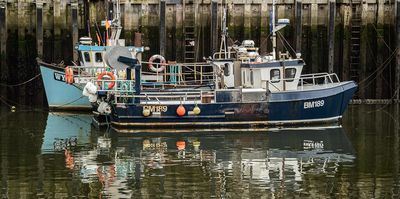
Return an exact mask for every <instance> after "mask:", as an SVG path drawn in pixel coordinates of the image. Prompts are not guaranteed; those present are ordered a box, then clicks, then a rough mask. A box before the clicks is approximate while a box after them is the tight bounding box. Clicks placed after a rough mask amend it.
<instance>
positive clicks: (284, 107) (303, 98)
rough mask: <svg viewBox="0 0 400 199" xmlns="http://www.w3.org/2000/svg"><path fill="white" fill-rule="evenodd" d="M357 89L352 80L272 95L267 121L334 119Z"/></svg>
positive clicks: (341, 112) (281, 122) (339, 116)
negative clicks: (314, 88) (333, 85)
mask: <svg viewBox="0 0 400 199" xmlns="http://www.w3.org/2000/svg"><path fill="white" fill-rule="evenodd" d="M356 90H357V85H356V84H355V83H354V82H353V81H349V82H342V84H340V85H338V86H335V87H331V88H326V89H318V90H309V91H290V92H282V93H273V94H271V98H270V104H269V122H270V123H273V124H288V123H293V124H294V123H309V122H310V123H311V122H318V121H331V120H332V121H337V120H338V119H340V118H341V116H342V115H343V113H344V111H345V110H346V108H347V106H348V104H349V102H350V100H351V98H352V97H353V95H354V93H355V92H356Z"/></svg>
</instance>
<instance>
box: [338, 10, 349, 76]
mask: <svg viewBox="0 0 400 199" xmlns="http://www.w3.org/2000/svg"><path fill="white" fill-rule="evenodd" d="M340 11H341V12H340V13H341V18H342V21H343V24H342V29H343V33H342V34H343V35H342V36H343V41H342V44H341V46H342V49H341V50H342V61H341V62H339V65H340V64H341V65H342V73H341V76H342V77H341V78H342V80H349V79H350V60H349V58H350V42H351V32H350V22H351V17H350V16H351V7H350V6H349V5H342V6H341V7H340Z"/></svg>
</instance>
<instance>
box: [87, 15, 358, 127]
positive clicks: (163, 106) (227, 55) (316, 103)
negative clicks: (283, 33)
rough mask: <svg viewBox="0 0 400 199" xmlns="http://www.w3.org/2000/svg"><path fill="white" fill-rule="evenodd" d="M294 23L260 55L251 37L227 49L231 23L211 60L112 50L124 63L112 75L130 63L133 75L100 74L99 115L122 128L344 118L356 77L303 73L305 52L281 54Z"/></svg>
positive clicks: (271, 123) (281, 21) (280, 23)
mask: <svg viewBox="0 0 400 199" xmlns="http://www.w3.org/2000/svg"><path fill="white" fill-rule="evenodd" d="M272 16H273V15H272ZM223 19H225V17H223ZM272 21H275V19H274V18H273V20H272ZM288 23H289V20H287V19H279V20H277V24H275V23H273V25H272V27H273V32H272V43H273V51H272V52H271V53H270V54H266V55H260V54H259V53H258V48H256V47H255V45H254V41H251V40H245V41H243V42H242V44H241V45H240V46H230V47H229V48H228V47H227V46H226V42H225V40H226V29H223V30H222V31H221V32H222V40H221V46H222V49H221V50H220V51H219V52H217V53H215V54H214V55H213V57H211V58H209V59H207V60H206V61H207V62H206V63H181V64H178V63H165V59H164V58H163V57H162V56H160V55H154V56H153V57H152V58H151V59H150V61H149V62H139V61H138V60H136V59H132V58H130V57H126V56H121V55H120V54H115V53H114V54H113V55H110V56H107V59H108V62H114V63H115V62H119V63H120V64H118V65H119V67H120V68H116V69H115V70H114V73H119V70H121V69H126V74H130V75H128V76H126V77H127V78H125V79H119V78H118V77H117V78H112V80H104V79H102V78H97V81H95V82H93V83H91V85H87V86H88V88H89V87H93V86H92V85H98V86H97V87H96V88H93V89H90V90H92V92H89V91H88V92H89V93H91V94H92V95H96V98H97V99H100V100H98V101H97V102H98V106H97V111H98V112H97V113H98V115H99V116H101V115H103V116H106V117H105V118H106V121H107V120H108V121H111V123H112V125H114V126H118V127H120V128H130V127H134V128H139V127H145V128H150V127H156V126H158V127H164V128H165V127H188V126H198V127H216V126H232V125H234V126H243V125H244V126H262V127H265V126H280V125H298V124H315V123H330V122H337V121H339V120H340V118H341V117H342V115H343V113H344V111H345V110H346V107H347V105H348V103H349V101H350V99H351V98H352V96H353V94H354V93H355V91H356V89H357V85H356V83H355V82H354V81H345V82H340V81H339V78H338V77H337V75H336V74H334V73H332V74H329V73H314V74H302V70H303V67H304V65H305V62H304V60H303V59H302V58H301V54H300V53H295V52H294V53H293V54H294V55H295V57H292V56H293V54H290V53H288V52H285V53H282V52H276V38H275V37H276V34H277V32H278V30H280V29H282V28H284V27H285V26H286V25H287V24H288ZM120 52H123V50H122V49H121V50H120ZM125 54H126V53H125ZM154 59H159V60H160V61H159V63H157V64H156V63H154ZM145 66H147V67H145ZM110 67H111V66H110ZM107 74H108V76H114V75H113V74H112V73H107ZM131 74H134V75H132V76H131ZM101 77H103V76H101ZM106 84H107V85H108V86H106ZM93 91H96V92H93ZM98 118H99V117H98Z"/></svg>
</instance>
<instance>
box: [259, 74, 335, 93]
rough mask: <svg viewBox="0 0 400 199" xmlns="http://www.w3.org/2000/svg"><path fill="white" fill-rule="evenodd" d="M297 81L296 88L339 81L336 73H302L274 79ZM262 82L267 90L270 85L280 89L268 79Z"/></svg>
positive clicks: (326, 84) (325, 84)
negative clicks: (298, 76) (292, 76)
mask: <svg viewBox="0 0 400 199" xmlns="http://www.w3.org/2000/svg"><path fill="white" fill-rule="evenodd" d="M295 80H297V81H298V87H297V89H298V90H304V87H305V86H326V87H327V86H328V85H329V84H332V83H339V82H340V80H339V77H338V76H337V75H336V73H330V74H329V73H311V74H304V75H301V76H300V78H283V79H274V81H278V82H281V81H286V82H293V81H295ZM262 82H263V83H265V84H266V88H267V89H268V90H269V88H270V86H272V87H273V88H275V89H276V90H278V91H281V89H279V87H278V86H277V85H276V84H275V83H272V82H271V81H270V80H263V81H262Z"/></svg>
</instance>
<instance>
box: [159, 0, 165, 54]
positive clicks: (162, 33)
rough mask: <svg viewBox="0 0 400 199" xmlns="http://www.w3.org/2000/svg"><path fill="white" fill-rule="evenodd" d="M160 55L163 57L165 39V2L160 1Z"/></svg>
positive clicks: (163, 0)
mask: <svg viewBox="0 0 400 199" xmlns="http://www.w3.org/2000/svg"><path fill="white" fill-rule="evenodd" d="M159 8H160V11H159V12H160V14H159V16H160V55H162V56H165V39H166V34H165V33H166V30H165V17H166V16H165V0H161V1H160V6H159Z"/></svg>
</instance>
